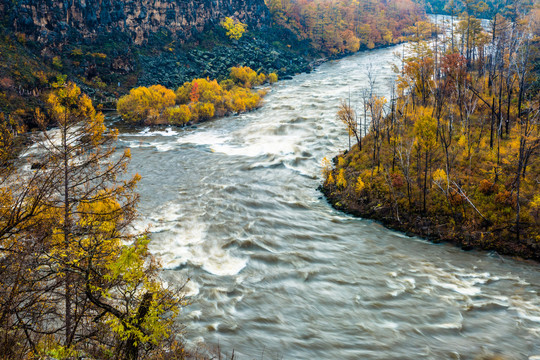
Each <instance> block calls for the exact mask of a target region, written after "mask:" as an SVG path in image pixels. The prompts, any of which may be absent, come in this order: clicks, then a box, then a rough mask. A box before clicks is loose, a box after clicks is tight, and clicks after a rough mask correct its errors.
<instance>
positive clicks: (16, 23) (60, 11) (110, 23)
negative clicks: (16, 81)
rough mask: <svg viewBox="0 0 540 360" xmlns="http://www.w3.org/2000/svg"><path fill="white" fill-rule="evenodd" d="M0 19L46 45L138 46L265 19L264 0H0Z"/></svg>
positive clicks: (265, 21) (267, 19) (256, 24)
mask: <svg viewBox="0 0 540 360" xmlns="http://www.w3.org/2000/svg"><path fill="white" fill-rule="evenodd" d="M0 15H1V17H2V18H3V20H4V22H5V23H7V24H6V25H7V26H8V27H10V28H12V29H13V30H14V31H16V32H19V33H24V34H26V36H27V37H28V38H29V39H31V40H34V41H38V42H40V43H42V44H46V45H53V44H56V45H62V44H65V43H68V42H73V41H81V40H84V41H86V42H91V41H93V40H96V39H97V38H98V36H100V35H104V34H115V35H118V34H119V33H121V34H123V35H127V36H126V37H127V38H129V39H130V40H131V41H132V42H133V43H134V44H137V45H140V44H144V43H146V42H147V41H148V40H149V38H150V36H151V35H152V34H154V33H157V32H160V31H162V30H167V31H168V32H169V34H170V35H172V36H173V37H174V38H175V39H178V41H179V42H181V43H183V42H185V41H186V40H189V39H190V38H192V37H193V36H196V35H197V34H199V33H200V32H202V31H203V29H204V28H205V27H206V26H208V25H214V24H216V23H219V22H220V20H222V19H223V18H224V17H227V16H230V17H234V18H236V19H238V20H240V21H242V22H244V23H247V24H248V25H249V26H250V27H251V28H258V27H261V26H263V25H266V24H269V22H270V18H271V17H270V15H269V13H268V9H267V8H266V6H265V4H264V0H189V1H187V0H131V1H129V0H128V1H124V0H63V1H52V0H15V1H13V0H0Z"/></svg>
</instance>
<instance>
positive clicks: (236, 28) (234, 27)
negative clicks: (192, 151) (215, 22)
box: [221, 17, 247, 40]
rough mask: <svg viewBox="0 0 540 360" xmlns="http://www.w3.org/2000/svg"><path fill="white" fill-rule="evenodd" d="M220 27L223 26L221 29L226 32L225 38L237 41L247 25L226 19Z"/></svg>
mask: <svg viewBox="0 0 540 360" xmlns="http://www.w3.org/2000/svg"><path fill="white" fill-rule="evenodd" d="M221 26H223V28H224V29H225V30H227V36H228V37H229V38H231V39H234V40H239V39H240V38H241V37H242V35H244V33H245V32H246V29H247V24H244V23H242V22H240V21H237V20H234V19H233V18H230V17H226V18H225V19H224V20H223V21H222V22H221Z"/></svg>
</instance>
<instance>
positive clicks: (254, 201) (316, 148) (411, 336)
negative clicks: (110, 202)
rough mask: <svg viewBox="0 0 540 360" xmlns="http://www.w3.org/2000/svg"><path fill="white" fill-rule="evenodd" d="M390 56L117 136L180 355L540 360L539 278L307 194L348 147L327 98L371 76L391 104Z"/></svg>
mask: <svg viewBox="0 0 540 360" xmlns="http://www.w3.org/2000/svg"><path fill="white" fill-rule="evenodd" d="M395 51H397V52H401V47H400V46H397V47H392V48H386V49H379V50H374V51H369V52H363V53H358V54H356V55H353V56H349V57H346V58H344V59H341V60H339V61H332V62H328V63H325V64H323V65H321V66H320V67H318V68H317V69H316V70H315V71H314V72H312V73H311V74H301V75H297V76H295V77H294V78H293V79H292V80H286V81H280V82H279V83H277V84H275V85H274V86H273V87H272V90H271V91H270V92H269V94H268V95H267V96H266V98H265V104H264V106H262V107H261V108H260V109H258V110H256V111H253V112H251V113H247V114H242V115H240V116H233V117H227V118H223V119H219V120H216V121H212V122H208V123H205V124H202V125H200V126H198V128H197V129H178V128H169V129H160V130H156V129H144V130H140V131H137V132H131V133H123V134H122V135H121V136H120V142H119V147H121V148H122V147H129V148H131V151H132V155H133V160H132V162H131V165H130V169H131V171H132V172H138V173H139V174H141V175H142V177H143V179H142V181H141V182H140V185H139V187H138V191H139V192H140V194H141V203H140V207H139V209H140V214H141V218H140V220H139V222H138V226H139V227H140V228H145V227H147V226H150V233H151V238H152V250H153V252H154V253H155V254H156V255H157V256H159V258H160V259H161V261H162V264H163V266H164V267H165V269H166V271H165V274H164V277H165V279H166V280H167V282H168V283H169V285H171V286H173V285H178V284H182V283H183V282H184V281H185V280H186V279H187V278H190V279H191V280H190V281H189V282H188V284H187V286H186V291H187V293H188V295H189V298H190V301H191V302H192V304H191V305H189V306H188V307H186V308H185V309H184V310H183V311H182V313H181V315H180V318H179V321H181V322H182V323H183V324H185V326H186V329H185V335H184V336H185V338H186V339H187V341H188V343H189V344H191V345H196V344H199V343H204V344H210V345H217V344H218V343H219V344H220V346H221V349H222V351H225V352H228V353H230V352H231V351H232V350H233V349H234V350H235V353H236V355H238V358H239V359H240V360H242V359H254V358H256V359H261V358H264V359H281V358H283V359H398V358H399V359H473V358H474V357H475V356H477V355H479V354H484V353H490V352H491V353H501V354H505V355H507V356H509V357H510V358H512V359H540V298H539V293H540V276H539V271H538V265H536V264H530V263H526V262H520V261H515V260H513V259H510V258H503V257H500V256H498V255H497V254H493V253H487V252H476V251H471V252H465V251H462V250H460V249H458V248H455V247H453V246H450V245H446V244H443V245H434V244H431V243H429V242H426V241H424V240H421V239H418V238H414V237H413V238H410V237H407V236H405V235H403V234H400V233H398V232H394V231H391V230H388V229H385V228H384V227H382V226H381V225H379V224H377V223H375V222H372V221H369V220H363V219H357V218H353V217H350V216H347V215H345V214H343V213H340V212H338V211H336V210H334V209H333V208H332V207H330V206H329V205H328V204H327V202H326V201H325V199H324V198H322V196H321V193H319V192H318V191H317V186H318V185H319V184H320V182H321V176H320V163H321V159H322V158H323V157H325V156H327V157H332V156H334V155H335V154H336V153H337V152H338V151H341V150H343V149H346V148H347V146H348V140H347V134H346V131H345V129H344V127H343V126H342V124H341V123H339V121H338V120H336V118H335V113H336V111H337V107H338V105H339V101H340V99H343V98H347V97H348V96H349V94H350V95H351V99H352V100H353V101H358V102H359V93H360V91H361V89H363V88H366V87H367V86H368V82H367V77H366V69H367V68H368V66H369V64H372V65H373V73H374V74H375V76H376V88H375V90H376V92H377V93H378V94H379V95H386V96H388V94H389V91H390V90H389V89H390V84H391V83H392V81H393V78H394V75H393V73H392V70H391V63H392V62H393V60H394V57H393V52H395ZM263 352H264V356H263V354H262V353H263Z"/></svg>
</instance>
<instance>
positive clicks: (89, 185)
mask: <svg viewBox="0 0 540 360" xmlns="http://www.w3.org/2000/svg"><path fill="white" fill-rule="evenodd" d="M55 86H56V91H54V92H53V93H52V94H51V95H50V96H49V98H48V101H47V103H48V112H47V114H41V113H38V114H37V117H38V122H39V123H40V124H41V125H42V126H43V131H42V133H41V136H40V138H39V139H38V142H37V145H36V155H35V156H34V158H33V161H38V163H39V164H41V165H40V166H38V167H36V169H35V170H31V169H25V168H22V169H21V170H20V171H21V172H23V173H22V176H27V177H30V178H31V179H34V178H35V180H34V183H35V184H36V185H32V184H31V183H30V184H25V185H23V186H22V187H20V188H19V189H18V190H17V191H16V192H15V193H14V194H17V195H18V196H21V195H20V194H25V193H31V194H35V195H32V196H30V197H29V196H27V199H28V200H26V201H24V203H23V204H22V205H21V208H24V209H26V207H27V206H30V207H31V206H35V207H36V208H37V209H38V210H37V211H36V210H35V211H33V213H32V216H31V217H30V219H29V220H28V221H27V225H26V226H24V227H19V231H18V232H17V234H10V235H9V236H7V238H6V241H3V244H7V241H9V242H11V243H12V245H11V249H18V251H10V252H7V253H4V251H6V249H5V248H4V247H2V251H3V254H7V255H9V256H7V257H6V256H3V257H2V260H3V263H2V266H3V269H2V270H5V271H7V272H8V273H12V274H14V276H10V277H9V278H8V279H6V280H7V281H8V282H9V286H4V285H2V286H1V287H0V290H1V291H2V292H3V293H6V294H11V295H12V298H13V297H16V300H17V301H18V306H13V304H14V301H9V302H6V303H4V304H1V310H2V312H1V315H2V316H3V318H4V319H5V320H6V323H7V324H8V329H7V331H8V332H7V333H9V331H12V330H16V329H24V331H22V334H23V335H24V342H23V343H24V344H25V345H24V346H25V348H26V350H25V351H27V352H32V353H33V354H35V355H36V356H54V357H64V358H65V357H76V356H83V354H87V355H91V356H94V357H97V358H102V357H103V356H104V352H107V351H110V352H113V353H114V352H116V354H117V356H116V357H117V358H123V359H137V358H139V355H140V354H141V351H150V350H151V349H152V348H153V347H154V348H155V347H159V345H160V343H161V342H162V341H163V340H164V339H165V338H167V337H168V336H169V335H170V329H171V326H172V322H173V318H172V317H171V316H174V314H175V313H176V312H177V310H178V309H179V306H180V305H181V300H180V299H179V298H178V297H177V296H176V294H175V293H173V292H170V291H168V290H166V289H164V288H163V286H162V283H161V281H160V279H159V266H158V263H157V262H156V261H155V260H154V259H153V258H152V256H151V254H150V253H149V251H148V239H147V238H145V237H144V236H142V235H140V234H132V233H131V223H132V221H133V219H134V217H135V216H136V212H135V210H136V209H135V205H136V203H137V199H138V196H137V194H136V193H135V192H134V188H135V185H136V183H137V182H138V180H139V176H138V175H136V176H134V177H132V178H126V176H125V172H126V170H127V165H128V162H129V158H130V153H129V150H126V151H124V152H123V153H121V154H118V153H117V152H116V150H115V148H114V146H113V144H114V141H115V139H116V137H117V135H118V132H117V131H116V130H109V129H107V128H106V127H105V125H104V117H103V115H102V114H101V113H98V112H96V111H95V109H94V107H93V106H92V103H91V101H90V99H89V98H88V97H87V96H86V95H83V94H81V91H80V89H79V88H78V87H77V86H76V85H75V84H73V83H67V84H65V83H56V84H55ZM46 118H47V119H48V120H49V121H48V122H47V124H53V125H55V126H56V128H55V129H54V130H47V128H46V120H45V119H46ZM113 158H114V159H113ZM34 174H37V175H34ZM4 189H5V188H4ZM37 190H39V191H37ZM7 201H9V202H12V200H11V199H10V198H7ZM36 201H37V205H34V204H35V202H36ZM30 210H31V209H30ZM30 210H25V211H27V212H28V211H30ZM2 220H4V219H2ZM7 258H9V259H10V261H4V260H7ZM30 269H31V271H30ZM17 274H19V275H17ZM7 333H6V334H7Z"/></svg>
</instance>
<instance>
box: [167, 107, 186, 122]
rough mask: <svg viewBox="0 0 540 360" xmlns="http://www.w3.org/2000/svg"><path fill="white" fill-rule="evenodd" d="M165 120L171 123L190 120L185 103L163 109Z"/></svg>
mask: <svg viewBox="0 0 540 360" xmlns="http://www.w3.org/2000/svg"><path fill="white" fill-rule="evenodd" d="M164 113H165V117H166V119H167V121H168V122H169V123H171V124H173V125H184V124H186V123H187V122H188V121H189V120H191V110H190V109H189V106H187V105H180V106H176V107H170V108H167V109H165V112H164Z"/></svg>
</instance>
